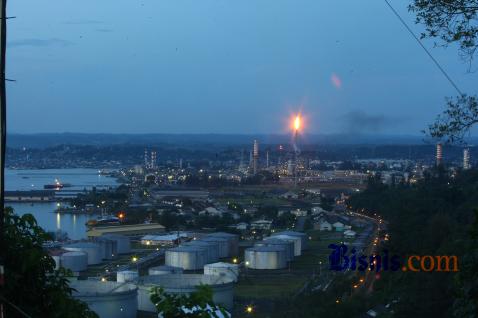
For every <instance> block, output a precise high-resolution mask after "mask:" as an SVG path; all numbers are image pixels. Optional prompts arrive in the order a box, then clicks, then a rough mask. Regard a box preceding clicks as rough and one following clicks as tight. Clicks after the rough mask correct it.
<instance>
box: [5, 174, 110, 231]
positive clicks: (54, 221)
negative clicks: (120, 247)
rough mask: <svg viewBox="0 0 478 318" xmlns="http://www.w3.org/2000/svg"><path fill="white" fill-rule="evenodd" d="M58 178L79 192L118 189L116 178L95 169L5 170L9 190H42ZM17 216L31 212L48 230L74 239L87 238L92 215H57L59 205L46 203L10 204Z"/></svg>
mask: <svg viewBox="0 0 478 318" xmlns="http://www.w3.org/2000/svg"><path fill="white" fill-rule="evenodd" d="M55 179H58V180H59V181H60V182H62V183H70V184H71V185H72V187H71V188H66V189H65V190H67V191H69V192H70V191H73V192H75V191H76V192H79V191H83V190H84V189H85V188H86V189H91V188H92V187H93V186H96V187H97V188H104V187H114V186H117V185H118V183H117V182H116V179H115V178H110V177H106V176H100V175H99V174H98V170H95V169H46V170H10V169H6V171H5V189H6V190H7V191H8V190H43V185H45V184H50V183H54V182H55ZM7 206H11V207H13V208H14V209H15V212H16V213H17V214H20V215H22V214H25V213H31V214H33V215H34V216H35V218H36V219H37V221H38V224H39V225H40V226H41V227H43V228H44V229H45V230H47V231H57V230H62V231H64V232H66V233H68V237H70V238H71V239H82V238H85V237H86V235H85V231H86V226H85V222H86V221H87V220H88V219H91V218H94V217H95V216H91V215H71V214H59V213H54V211H55V209H56V207H57V202H45V203H33V204H30V203H7Z"/></svg>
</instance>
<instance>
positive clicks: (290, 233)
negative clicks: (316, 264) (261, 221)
mask: <svg viewBox="0 0 478 318" xmlns="http://www.w3.org/2000/svg"><path fill="white" fill-rule="evenodd" d="M277 235H288V236H295V237H300V239H301V241H302V244H301V246H300V248H301V250H302V251H303V250H305V249H306V248H307V240H308V239H307V235H306V234H305V233H302V232H295V231H282V232H277V233H274V234H272V236H277Z"/></svg>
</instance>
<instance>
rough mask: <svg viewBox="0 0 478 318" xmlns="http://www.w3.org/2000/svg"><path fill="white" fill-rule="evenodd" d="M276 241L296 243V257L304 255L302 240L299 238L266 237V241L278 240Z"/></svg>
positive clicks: (283, 236)
mask: <svg viewBox="0 0 478 318" xmlns="http://www.w3.org/2000/svg"><path fill="white" fill-rule="evenodd" d="M276 239H280V240H286V241H291V242H294V256H300V255H302V239H301V238H300V237H299V236H290V235H285V234H281V235H274V236H269V237H265V238H264V241H267V240H276Z"/></svg>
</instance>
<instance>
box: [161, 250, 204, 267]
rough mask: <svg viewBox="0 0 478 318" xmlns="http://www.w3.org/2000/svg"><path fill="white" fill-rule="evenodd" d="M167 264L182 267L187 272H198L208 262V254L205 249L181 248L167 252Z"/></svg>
mask: <svg viewBox="0 0 478 318" xmlns="http://www.w3.org/2000/svg"><path fill="white" fill-rule="evenodd" d="M165 260H166V261H165V264H166V265H168V266H175V267H181V268H183V269H185V270H198V269H202V268H203V267H204V264H206V262H207V252H206V250H205V249H204V248H200V247H194V246H180V247H175V248H171V249H168V250H166V253H165Z"/></svg>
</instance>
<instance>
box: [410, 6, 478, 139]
mask: <svg viewBox="0 0 478 318" xmlns="http://www.w3.org/2000/svg"><path fill="white" fill-rule="evenodd" d="M409 10H410V11H411V12H414V13H415V14H416V16H417V18H416V23H421V24H423V25H424V26H425V30H426V31H425V33H423V34H422V35H421V37H422V38H434V39H439V43H438V44H439V45H443V46H448V45H450V44H452V43H456V44H458V45H459V47H460V52H461V56H462V58H464V59H465V60H467V61H469V63H470V67H471V62H472V60H473V58H474V57H475V55H476V53H477V48H478V42H477V36H478V0H413V3H412V4H411V5H410V6H409ZM446 106H447V108H446V110H445V111H444V112H443V113H442V114H441V115H440V116H438V118H437V119H436V121H435V123H433V124H431V125H430V126H429V127H428V132H427V133H428V134H429V135H430V136H431V137H433V138H438V139H442V138H444V139H445V141H446V142H448V143H455V142H458V143H463V138H464V136H465V135H466V134H467V133H468V132H469V131H470V128H471V127H472V126H473V125H475V124H476V123H477V122H478V102H477V96H467V95H466V94H461V93H460V96H458V97H456V98H448V99H447V100H446Z"/></svg>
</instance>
